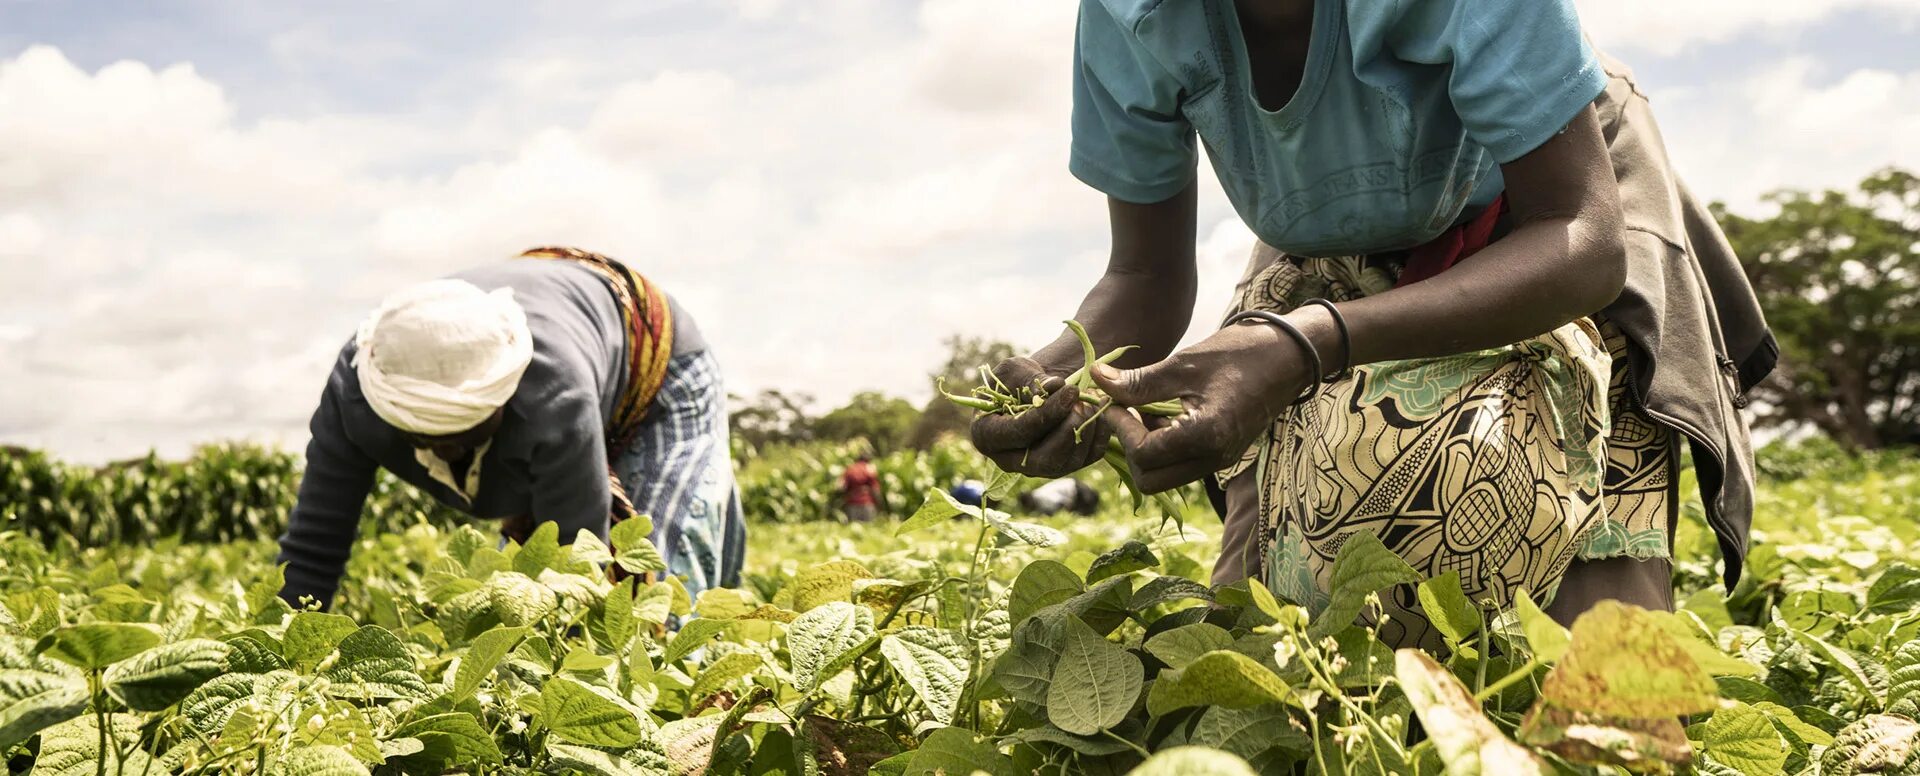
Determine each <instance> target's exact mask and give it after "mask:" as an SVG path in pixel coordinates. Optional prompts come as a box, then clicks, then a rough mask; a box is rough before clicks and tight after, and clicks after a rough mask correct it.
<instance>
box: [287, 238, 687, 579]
mask: <svg viewBox="0 0 1920 776" xmlns="http://www.w3.org/2000/svg"><path fill="white" fill-rule="evenodd" d="M453 277H456V278H459V279H462V280H466V281H468V282H471V283H473V284H474V285H476V286H479V287H480V288H483V289H487V290H492V289H496V288H512V289H513V290H514V299H515V300H517V301H518V302H519V303H520V306H521V307H523V308H525V310H526V313H527V328H528V329H529V330H530V331H531V332H532V334H533V361H532V363H531V364H529V365H528V366H527V371H526V374H525V375H524V376H523V377H521V378H520V386H519V388H518V389H517V390H516V391H515V392H514V395H513V398H512V399H510V400H508V401H507V405H506V408H505V411H506V414H505V417H504V419H503V420H502V422H501V424H500V430H499V432H497V433H496V434H495V435H494V437H493V441H492V444H491V445H490V446H489V447H488V449H487V452H486V455H485V456H484V457H483V458H482V459H481V465H480V489H479V492H478V494H477V495H476V496H475V498H474V499H473V502H472V503H471V504H469V503H466V499H465V498H464V497H463V496H461V495H460V494H458V493H456V492H454V491H453V489H451V488H448V487H447V486H445V485H443V484H441V483H440V482H437V481H435V480H434V479H433V478H432V477H431V476H429V475H428V474H427V471H426V468H425V467H423V466H421V465H420V463H419V461H417V460H416V459H415V457H414V450H413V448H412V447H411V446H410V445H409V444H408V443H407V442H406V440H405V438H404V437H402V436H401V434H400V432H399V430H398V429H395V428H394V427H393V426H390V425H388V424H387V423H386V421H383V420H381V419H380V417H379V416H378V415H376V414H374V412H373V409H372V408H371V407H370V406H368V404H367V400H366V397H365V396H363V395H362V394H361V393H360V380H359V377H358V376H357V375H356V373H355V370H354V368H353V354H354V345H353V343H352V341H351V340H349V341H348V343H347V345H346V347H344V348H342V349H341V350H340V357H339V358H338V359H337V360H335V361H334V365H333V373H332V374H331V375H330V376H329V377H328V379H327V387H326V389H325V391H323V392H322V393H321V394H320V406H319V408H318V409H316V410H315V411H314V413H313V421H312V424H311V426H310V428H311V431H312V434H313V439H312V441H311V442H309V443H308V444H307V465H306V472H305V474H304V475H303V476H302V477H301V480H300V493H299V497H298V500H297V501H296V502H295V503H294V507H293V514H292V515H291V516H290V517H289V518H288V520H287V531H286V533H285V534H283V535H281V537H280V557H279V561H280V562H281V563H285V564H287V570H286V586H285V587H284V588H283V589H282V590H281V593H280V595H281V597H282V598H284V599H286V600H287V601H288V602H289V603H295V604H297V603H298V601H299V599H300V597H301V596H312V597H314V598H316V599H318V600H320V601H321V602H322V603H323V604H325V605H327V606H331V605H332V602H333V594H334V591H335V590H336V589H337V588H338V587H339V584H340V576H341V574H342V573H343V572H344V571H345V569H346V563H347V556H348V554H349V553H350V552H351V551H352V549H353V542H354V538H355V535H356V534H357V532H358V527H359V524H360V513H361V509H362V508H363V507H364V506H365V503H366V499H367V494H368V492H369V491H370V490H371V489H372V487H373V478H374V473H375V471H376V470H377V469H380V468H385V469H386V470H387V471H390V472H392V473H393V474H394V476H396V477H398V478H400V479H401V480H403V481H405V482H407V483H409V484H411V485H413V486H414V487H417V488H420V489H421V490H423V491H425V492H427V493H429V494H431V495H432V496H433V498H434V499H435V500H437V501H439V502H441V503H443V504H446V505H448V506H450V507H453V508H455V509H459V510H460V511H463V512H466V513H468V514H470V515H473V516H475V517H480V518H503V517H509V516H513V515H523V514H531V515H534V516H535V517H536V518H538V519H539V520H541V521H543V522H544V521H553V522H555V523H558V524H559V526H560V540H561V541H562V542H568V541H572V539H573V537H574V536H575V535H576V534H577V533H578V532H579V531H580V529H583V528H584V529H587V530H589V531H591V532H593V533H594V534H595V535H597V536H599V537H600V539H601V540H602V541H605V540H606V538H607V512H608V509H609V499H610V494H609V493H608V485H607V450H606V442H605V438H604V433H605V427H606V425H605V420H604V419H605V418H606V417H607V415H608V414H609V413H611V412H612V411H613V405H614V402H615V401H616V400H617V399H618V397H619V396H620V392H621V391H622V390H624V389H625V387H626V368H625V364H626V363H627V344H626V338H625V336H624V334H623V333H622V332H621V329H620V327H621V318H620V315H619V311H618V310H617V309H616V307H615V304H616V302H615V299H614V296H613V292H612V290H611V289H609V288H608V287H607V283H606V281H604V280H602V279H601V278H600V276H599V275H596V274H594V273H593V272H592V271H590V270H588V269H585V268H583V267H580V266H578V265H576V264H573V263H572V262H565V261H534V260H525V259H522V260H513V261H507V262H504V263H500V264H494V265H490V266H486V267H481V268H479V269H475V270H471V271H468V272H463V273H460V274H457V275H454V276H453ZM668 304H669V306H670V308H671V314H672V315H673V328H674V341H673V354H674V355H676V356H678V355H682V354H685V353H693V352H697V351H699V350H703V349H705V347H706V344H705V341H704V340H703V339H702V338H701V337H700V332H699V330H698V329H696V328H695V326H694V322H693V318H692V317H691V316H689V315H687V314H686V313H685V311H683V310H681V309H680V306H679V304H678V303H677V302H674V301H673V300H672V299H671V297H669V300H668Z"/></svg>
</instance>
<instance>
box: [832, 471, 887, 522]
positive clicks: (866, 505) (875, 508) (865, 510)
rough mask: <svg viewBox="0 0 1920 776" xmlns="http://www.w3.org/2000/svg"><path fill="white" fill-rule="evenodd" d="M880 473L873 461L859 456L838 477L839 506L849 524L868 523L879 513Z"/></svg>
mask: <svg viewBox="0 0 1920 776" xmlns="http://www.w3.org/2000/svg"><path fill="white" fill-rule="evenodd" d="M880 503H881V494H880V473H879V472H877V471H875V470H874V468H873V460H872V459H871V458H870V457H869V456H867V455H864V454H863V455H861V456H860V457H858V458H855V459H854V460H853V463H852V464H851V465H849V466H847V470H846V472H845V473H843V474H841V475H840V506H841V507H842V509H844V510H845V511H846V514H847V522H849V523H870V522H873V518H874V517H875V516H876V515H878V514H879V513H880Z"/></svg>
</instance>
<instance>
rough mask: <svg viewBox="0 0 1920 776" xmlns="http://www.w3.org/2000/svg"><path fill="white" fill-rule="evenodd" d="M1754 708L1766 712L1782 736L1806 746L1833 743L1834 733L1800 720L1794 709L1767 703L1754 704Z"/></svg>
mask: <svg viewBox="0 0 1920 776" xmlns="http://www.w3.org/2000/svg"><path fill="white" fill-rule="evenodd" d="M1753 707H1754V708H1756V709H1759V710H1760V711H1762V712H1765V713H1766V715H1767V718H1768V719H1770V720H1772V721H1773V726H1774V728H1776V729H1778V730H1779V731H1780V734H1781V735H1783V736H1786V737H1788V738H1791V739H1794V740H1797V741H1799V742H1800V743H1801V744H1803V745H1805V746H1826V745H1828V744H1831V743H1833V734H1832V733H1828V732H1827V731H1825V730H1821V729H1820V728H1817V727H1814V726H1813V725H1812V724H1810V723H1808V722H1807V721H1805V720H1802V719H1800V715H1798V714H1795V713H1793V709H1789V708H1787V707H1785V706H1782V705H1780V704H1778V703H1767V702H1761V703H1756V704H1753Z"/></svg>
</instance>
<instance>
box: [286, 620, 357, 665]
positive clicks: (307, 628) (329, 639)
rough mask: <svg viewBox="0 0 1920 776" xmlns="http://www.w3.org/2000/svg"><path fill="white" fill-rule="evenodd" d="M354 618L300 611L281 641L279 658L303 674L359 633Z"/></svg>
mask: <svg viewBox="0 0 1920 776" xmlns="http://www.w3.org/2000/svg"><path fill="white" fill-rule="evenodd" d="M359 629H360V626H359V624H357V623H355V622H354V621H353V618H352V617H347V616H344V615H339V614H328V613H326V612H300V613H299V614H296V615H294V616H293V621H292V622H289V623H287V633H286V636H285V637H283V638H282V639H281V645H282V646H281V649H280V656H281V657H284V658H286V659H287V662H289V663H292V664H293V666H294V668H296V669H297V670H299V671H301V672H306V671H310V670H312V669H313V667H314V665H315V664H317V663H319V662H320V660H321V659H322V658H325V657H326V656H327V655H330V654H333V649H334V647H337V646H339V645H340V640H341V639H344V638H346V637H347V636H349V635H351V634H352V633H353V632H354V631H356V630H359Z"/></svg>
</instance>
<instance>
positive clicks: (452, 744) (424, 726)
mask: <svg viewBox="0 0 1920 776" xmlns="http://www.w3.org/2000/svg"><path fill="white" fill-rule="evenodd" d="M394 736H395V737H396V738H416V739H419V741H420V743H421V745H422V747H423V748H422V750H421V752H420V753H419V754H414V755H408V756H406V757H405V758H404V759H403V760H402V761H403V762H405V763H407V764H410V765H412V766H413V767H412V768H410V769H409V770H408V772H410V773H412V772H421V771H424V772H429V773H441V772H443V771H445V770H449V769H451V768H457V767H463V766H472V765H483V766H484V765H498V764H499V763H500V760H501V756H500V747H499V746H498V745H496V744H495V743H494V742H493V736H492V735H490V734H488V733H487V729H486V728H485V727H482V726H481V725H480V721H479V720H477V719H474V717H473V715H472V714H468V713H466V712H452V713H448V714H435V715H432V716H427V717H422V718H420V719H416V720H414V721H412V722H409V723H407V724H405V725H401V726H400V729H399V730H396V731H394ZM436 768H438V769H439V770H435V769H436Z"/></svg>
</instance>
